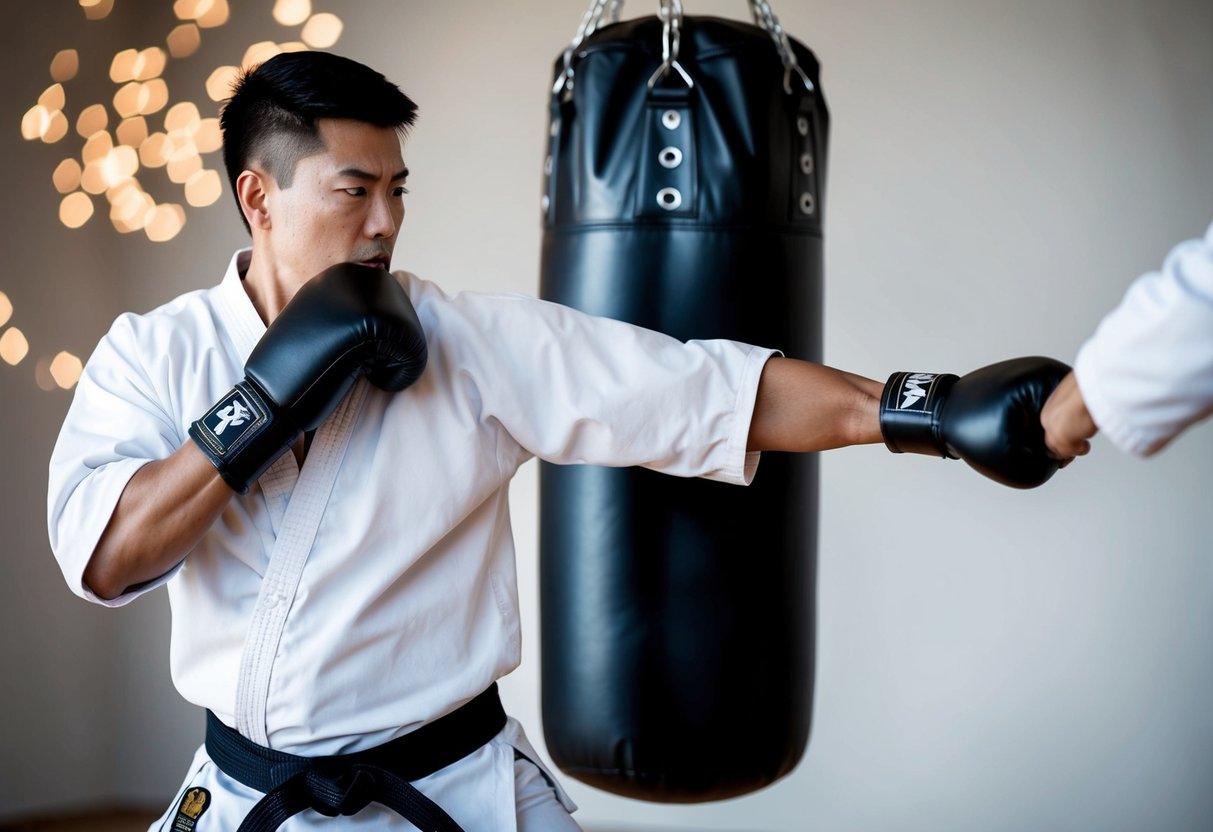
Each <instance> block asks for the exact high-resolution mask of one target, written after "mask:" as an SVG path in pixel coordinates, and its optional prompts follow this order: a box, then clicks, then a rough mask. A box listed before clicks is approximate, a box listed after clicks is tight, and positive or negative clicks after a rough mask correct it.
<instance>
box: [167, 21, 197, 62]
mask: <svg viewBox="0 0 1213 832" xmlns="http://www.w3.org/2000/svg"><path fill="white" fill-rule="evenodd" d="M164 42H165V43H166V44H167V45H168V53H169V54H170V55H172V56H173V57H174V58H188V57H189V56H190V55H193V54H194V53H195V52H197V51H198V47H199V46H201V45H202V34H201V33H200V32H199V31H198V26H197V25H196V24H193V23H182V24H181V25H180V26H178V27H177V28H176V29H173V31H171V32H169V33H168V37H167V38H165V39H164Z"/></svg>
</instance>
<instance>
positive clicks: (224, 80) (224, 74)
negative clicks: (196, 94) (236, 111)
mask: <svg viewBox="0 0 1213 832" xmlns="http://www.w3.org/2000/svg"><path fill="white" fill-rule="evenodd" d="M239 75H240V67H238V66H221V67H218V68H217V69H215V71H214V72H212V73H211V74H210V76H209V77H208V78H207V79H206V94H207V97H209V98H210V99H211V101H226V100H227V99H229V98H231V97H232V85H233V84H235V83H236V78H237V77H238V76H239Z"/></svg>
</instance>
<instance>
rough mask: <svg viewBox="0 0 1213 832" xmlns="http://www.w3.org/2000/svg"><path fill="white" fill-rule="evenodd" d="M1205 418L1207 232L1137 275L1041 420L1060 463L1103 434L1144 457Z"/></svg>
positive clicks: (1211, 354) (1212, 292)
mask: <svg viewBox="0 0 1213 832" xmlns="http://www.w3.org/2000/svg"><path fill="white" fill-rule="evenodd" d="M1210 414H1213V225H1211V226H1209V229H1208V231H1207V232H1206V233H1205V236H1204V238H1203V239H1197V240H1188V241H1186V242H1183V243H1180V244H1179V245H1177V246H1175V247H1174V248H1173V249H1172V250H1171V252H1170V253H1169V254H1168V255H1167V257H1166V259H1165V261H1164V262H1163V266H1162V269H1161V270H1160V271H1156V272H1148V273H1147V274H1144V275H1142V276H1141V277H1139V278H1138V279H1137V280H1136V281H1134V283H1133V285H1132V286H1130V287H1129V289H1128V291H1127V292H1126V293H1125V296H1124V298H1123V299H1122V300H1121V302H1120V305H1119V306H1117V307H1116V309H1114V310H1112V311H1111V312H1109V313H1108V314H1107V315H1106V316H1105V317H1104V319H1103V321H1102V322H1100V325H1099V328H1098V329H1097V330H1096V331H1095V334H1094V335H1092V336H1091V337H1090V338H1088V339H1087V341H1086V343H1084V344H1083V346H1082V348H1081V349H1080V350H1079V353H1078V360H1077V361H1076V362H1075V364H1074V371H1073V372H1072V373H1070V374H1069V375H1067V376H1066V378H1065V379H1064V380H1063V381H1062V383H1061V384H1060V385H1059V386H1058V388H1057V390H1056V391H1054V392H1053V394H1052V395H1051V396H1050V397H1049V400H1048V402H1047V403H1046V404H1045V408H1044V411H1043V413H1042V414H1041V423H1042V424H1043V425H1044V427H1045V441H1046V443H1047V444H1048V446H1049V448H1050V450H1052V451H1053V452H1054V453H1055V454H1056V455H1057V456H1059V457H1061V458H1063V459H1064V458H1068V457H1074V456H1080V455H1082V454H1086V453H1087V452H1088V451H1090V449H1091V443H1090V441H1089V440H1090V438H1091V437H1092V436H1094V435H1095V432H1096V430H1097V426H1098V429H1100V430H1103V432H1104V433H1105V434H1106V435H1107V437H1108V438H1109V439H1110V440H1112V442H1113V444H1115V445H1116V446H1117V447H1118V448H1120V449H1121V450H1123V451H1125V452H1127V453H1131V454H1134V455H1136V456H1150V455H1151V454H1154V453H1156V452H1157V451H1159V450H1160V449H1162V448H1163V447H1165V446H1166V444H1167V443H1168V442H1170V441H1171V440H1172V439H1174V438H1175V437H1176V436H1178V435H1179V434H1180V433H1182V432H1183V431H1184V430H1186V429H1187V428H1188V427H1189V426H1191V425H1192V424H1194V423H1196V422H1198V421H1200V420H1202V419H1205V418H1208V417H1209V415H1210Z"/></svg>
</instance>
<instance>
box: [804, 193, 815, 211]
mask: <svg viewBox="0 0 1213 832" xmlns="http://www.w3.org/2000/svg"><path fill="white" fill-rule="evenodd" d="M800 210H801V211H803V212H804V213H806V214H812V213H813V212H814V211H815V210H817V200H815V199H813V195H812V194H810V193H807V192H806V193H803V194H801V195H800Z"/></svg>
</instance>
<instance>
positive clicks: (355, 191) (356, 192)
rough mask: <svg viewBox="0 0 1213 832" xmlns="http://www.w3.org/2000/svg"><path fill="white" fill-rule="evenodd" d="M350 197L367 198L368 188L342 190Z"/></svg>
mask: <svg viewBox="0 0 1213 832" xmlns="http://www.w3.org/2000/svg"><path fill="white" fill-rule="evenodd" d="M341 190H343V191H345V192H346V193H347V194H349V195H350V196H366V188H342V189H341Z"/></svg>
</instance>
